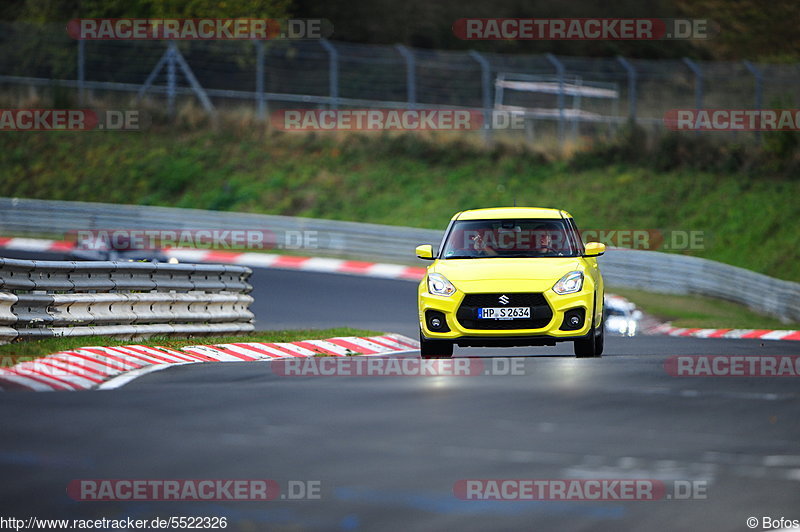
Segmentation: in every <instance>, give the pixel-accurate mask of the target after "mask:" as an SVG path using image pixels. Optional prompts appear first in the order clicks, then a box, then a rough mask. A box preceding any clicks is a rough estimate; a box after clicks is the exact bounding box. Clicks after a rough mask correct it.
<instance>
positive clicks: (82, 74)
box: [78, 39, 86, 105]
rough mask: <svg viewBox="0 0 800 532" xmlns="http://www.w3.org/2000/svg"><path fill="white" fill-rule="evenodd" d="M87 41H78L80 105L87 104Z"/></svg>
mask: <svg viewBox="0 0 800 532" xmlns="http://www.w3.org/2000/svg"><path fill="white" fill-rule="evenodd" d="M85 61H86V41H84V40H83V39H79V40H78V105H83V104H84V103H85V102H86V97H85V94H84V91H85V83H86V65H85Z"/></svg>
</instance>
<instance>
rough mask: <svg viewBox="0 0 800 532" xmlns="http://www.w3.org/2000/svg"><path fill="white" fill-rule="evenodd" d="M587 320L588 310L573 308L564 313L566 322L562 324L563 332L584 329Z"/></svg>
mask: <svg viewBox="0 0 800 532" xmlns="http://www.w3.org/2000/svg"><path fill="white" fill-rule="evenodd" d="M585 320H586V310H585V309H584V308H582V307H579V308H573V309H570V310H568V311H566V312H565V313H564V321H563V322H561V327H560V329H561V330H562V331H577V330H578V329H581V328H582V327H583V324H584V322H585Z"/></svg>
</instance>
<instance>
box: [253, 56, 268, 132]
mask: <svg viewBox="0 0 800 532" xmlns="http://www.w3.org/2000/svg"><path fill="white" fill-rule="evenodd" d="M253 43H254V44H255V47H256V118H258V120H260V121H262V122H263V121H264V119H265V118H266V116H267V105H266V101H265V100H264V43H263V42H261V41H259V40H255V41H253Z"/></svg>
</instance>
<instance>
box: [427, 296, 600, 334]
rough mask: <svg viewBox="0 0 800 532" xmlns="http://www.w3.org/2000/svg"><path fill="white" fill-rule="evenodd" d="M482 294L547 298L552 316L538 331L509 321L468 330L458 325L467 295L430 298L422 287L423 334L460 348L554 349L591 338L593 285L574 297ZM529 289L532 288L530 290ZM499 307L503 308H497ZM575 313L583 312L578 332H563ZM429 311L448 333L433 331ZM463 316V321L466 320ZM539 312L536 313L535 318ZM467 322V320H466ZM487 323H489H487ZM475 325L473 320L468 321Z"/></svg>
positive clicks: (463, 325) (576, 330)
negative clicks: (568, 317)
mask: <svg viewBox="0 0 800 532" xmlns="http://www.w3.org/2000/svg"><path fill="white" fill-rule="evenodd" d="M495 288H500V287H492V289H491V290H481V291H480V292H470V294H476V293H506V294H514V293H540V294H542V296H544V300H546V302H547V305H548V306H549V308H550V312H551V313H552V316H551V318H550V320H549V321H547V324H546V325H544V326H541V327H539V328H535V329H512V328H508V327H512V326H513V325H511V323H513V320H510V321H503V322H502V323H501V324H499V326H501V327H503V328H502V329H492V328H469V327H467V326H465V324H464V323H462V322H461V321H459V318H458V310H459V308H460V307H461V304H462V302H464V299H465V297H466V295H467V294H466V293H465V292H463V291H461V290H459V291H458V292H456V293H455V294H453V295H452V296H450V297H444V296H436V295H432V294H429V293H428V291H427V289H426V288H425V287H423V286H422V285H420V290H419V324H420V329H421V330H422V334H423V335H424V336H425V337H426V338H429V339H441V340H453V341H456V343H458V344H459V345H464V346H466V345H470V346H503V345H507V346H515V345H553V344H554V343H555V342H558V341H565V340H575V339H577V338H581V337H586V336H588V335H589V332H590V329H591V323H592V312H593V310H594V298H595V290H594V286H592V284H591V283H585V284H584V288H583V290H581V291H580V292H576V293H574V294H567V295H563V296H561V295H558V294H556V293H555V292H553V291H552V290H551V289H547V290H544V291H541V290H538V291H537V290H535V288H540V287H534V286H530V287H526V286H514V290H506V291H503V290H498V289H495ZM526 288H532V290H527V289H526ZM496 306H498V307H499V306H501V305H500V304H497V305H496ZM573 309H583V323H582V325H581V326H580V328H578V329H574V330H562V326H563V324H564V315H565V313H566V312H567V311H570V310H573ZM428 311H437V312H441V313H442V314H443V315H444V319H445V321H446V329H449V331H447V332H440V331H435V330H432V329H431V328H430V327H429V324H428V323H427V320H426V315H427V312H428ZM463 314H464V313H463V312H462V319H463ZM535 316H536V312H534V316H533V317H534V318H535ZM464 321H467V320H464ZM487 321H488V320H487ZM469 322H470V323H471V324H473V326H474V324H475V321H474V320H469ZM481 323H482V327H490V326H491V323H488V324H487V322H481Z"/></svg>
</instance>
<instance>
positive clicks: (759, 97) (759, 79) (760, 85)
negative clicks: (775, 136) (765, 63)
mask: <svg viewBox="0 0 800 532" xmlns="http://www.w3.org/2000/svg"><path fill="white" fill-rule="evenodd" d="M744 66H745V67H746V68H747V70H749V71H750V73H751V74H753V77H754V78H755V80H756V101H755V105H756V109H759V110H760V109H762V106H763V105H764V101H763V98H764V74H763V73H762V72H761V70H759V69H758V67H757V66H755V65H754V64H753V63H751V62H750V61H745V62H744ZM756 139H758V140H761V132H760V131H756Z"/></svg>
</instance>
